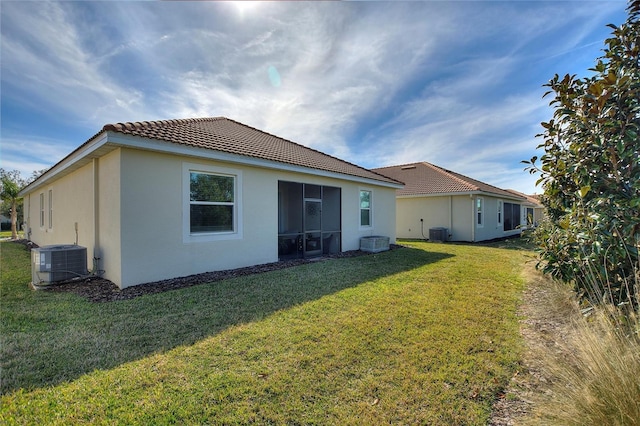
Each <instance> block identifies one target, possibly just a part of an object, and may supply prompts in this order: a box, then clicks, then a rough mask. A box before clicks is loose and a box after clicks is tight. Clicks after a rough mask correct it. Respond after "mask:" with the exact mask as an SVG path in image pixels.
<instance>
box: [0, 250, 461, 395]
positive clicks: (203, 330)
mask: <svg viewBox="0 0 640 426" xmlns="http://www.w3.org/2000/svg"><path fill="white" fill-rule="evenodd" d="M449 257H452V255H450V254H447V253H438V252H427V251H424V250H419V249H413V248H402V249H399V250H393V251H389V252H384V253H378V254H373V255H367V256H360V257H354V258H344V259H332V260H327V261H319V262H314V263H309V264H303V265H299V266H294V267H291V268H286V269H281V270H276V271H272V272H266V273H261V274H255V275H250V276H244V277H240V278H233V279H227V280H223V281H218V282H214V283H209V284H202V285H198V286H194V287H188V288H184V289H180V290H174V291H168V292H164V293H158V294H153V295H148V296H143V297H138V298H135V299H132V300H125V301H118V302H111V303H98V304H96V303H89V302H87V301H85V300H83V299H81V298H79V297H78V296H75V295H70V294H61V293H49V292H33V291H31V290H28V289H26V285H25V283H24V282H10V283H9V282H5V283H3V284H2V286H3V291H2V299H4V300H3V312H2V314H1V319H2V322H3V325H2V333H3V334H4V336H3V338H2V340H3V345H2V349H0V355H1V357H0V360H1V367H2V375H3V377H2V383H1V388H0V389H1V393H8V392H11V391H14V390H18V389H20V388H24V389H27V390H29V389H34V388H39V387H44V386H52V385H57V384H59V383H62V382H65V381H71V380H74V379H76V378H78V377H80V376H81V375H83V374H86V373H90V372H91V371H94V370H96V369H111V368H114V367H117V366H118V365H121V364H124V363H127V362H130V361H134V360H137V359H140V358H144V357H146V356H149V355H152V354H156V353H162V352H166V351H168V350H171V349H173V348H175V347H178V346H182V345H191V344H194V343H195V342H197V341H199V340H202V339H204V338H207V337H211V336H214V335H216V334H218V333H221V332H223V331H224V330H226V329H229V328H230V327H233V326H236V325H240V324H245V323H250V322H254V321H259V320H261V319H264V318H266V317H268V316H269V315H271V314H273V313H275V312H277V311H280V310H285V309H288V308H291V307H294V306H297V305H301V304H304V303H307V302H310V301H314V300H317V299H320V298H322V297H324V296H327V295H331V294H335V293H338V292H340V291H342V290H345V289H348V288H355V287H357V286H359V285H363V284H367V283H371V282H373V281H375V280H377V279H379V278H383V277H386V276H391V275H394V274H398V273H401V272H405V271H410V270H412V269H415V268H419V267H422V266H424V265H427V264H430V263H434V262H438V261H440V260H443V259H446V258H449ZM21 267H24V268H26V269H27V271H26V274H25V276H26V275H28V267H29V265H28V260H27V261H26V262H24V265H22V266H21ZM14 286H15V288H13V289H12V288H11V287H14Z"/></svg>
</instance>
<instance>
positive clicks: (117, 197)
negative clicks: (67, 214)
mask: <svg viewBox="0 0 640 426" xmlns="http://www.w3.org/2000/svg"><path fill="white" fill-rule="evenodd" d="M120 161H121V150H120V149H116V150H115V151H112V152H110V153H109V154H106V155H104V156H102V157H100V158H99V159H96V160H94V164H93V167H95V169H96V172H97V176H98V178H97V182H96V184H97V190H98V194H97V201H98V202H97V206H96V207H97V209H98V215H97V216H96V221H97V222H98V223H99V228H98V231H99V232H98V233H97V234H96V238H97V239H98V247H97V248H96V250H95V252H90V253H93V255H94V256H96V257H99V260H98V267H99V269H101V270H103V271H104V275H103V276H104V278H106V279H108V280H111V281H113V282H114V283H120V282H121V280H122V257H121V251H120V244H121V240H122V229H121V223H122V215H121V213H120V207H121V185H122V184H121V182H122V181H121V177H120V170H121V164H120Z"/></svg>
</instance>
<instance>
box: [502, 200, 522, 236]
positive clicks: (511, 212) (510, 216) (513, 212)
mask: <svg viewBox="0 0 640 426" xmlns="http://www.w3.org/2000/svg"><path fill="white" fill-rule="evenodd" d="M518 226H520V204H513V203H504V230H505V231H512V230H514V229H517V228H518Z"/></svg>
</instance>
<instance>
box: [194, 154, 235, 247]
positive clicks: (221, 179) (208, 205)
mask: <svg viewBox="0 0 640 426" xmlns="http://www.w3.org/2000/svg"><path fill="white" fill-rule="evenodd" d="M182 212H183V213H182V241H183V242H184V243H185V244H189V243H200V242H209V241H222V240H238V239H242V229H243V226H242V171H241V170H238V169H229V168H226V167H217V166H211V165H204V164H196V163H187V162H185V163H182Z"/></svg>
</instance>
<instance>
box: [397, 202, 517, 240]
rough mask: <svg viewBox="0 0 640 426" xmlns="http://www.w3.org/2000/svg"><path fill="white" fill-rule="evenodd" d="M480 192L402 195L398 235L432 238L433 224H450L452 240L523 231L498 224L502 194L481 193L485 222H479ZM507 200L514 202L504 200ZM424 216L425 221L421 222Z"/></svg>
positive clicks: (446, 225)
mask: <svg viewBox="0 0 640 426" xmlns="http://www.w3.org/2000/svg"><path fill="white" fill-rule="evenodd" d="M478 197H479V196H478V195H472V196H470V195H452V196H449V195H443V196H433V197H415V198H398V199H397V203H396V209H397V210H396V214H397V218H398V222H397V227H396V233H397V236H398V238H416V239H422V238H429V229H430V228H447V229H448V231H449V241H485V240H491V239H494V238H503V237H508V236H511V235H515V234H519V233H520V230H512V231H506V232H505V231H504V230H503V225H502V224H498V200H500V199H499V198H495V197H491V196H487V195H481V196H480V197H481V198H482V199H483V200H484V203H483V205H484V224H483V225H482V226H478V225H476V210H475V208H476V207H475V206H476V200H477V198H478ZM502 201H503V202H513V201H508V200H502ZM420 219H423V220H424V222H423V223H421V222H420Z"/></svg>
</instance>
